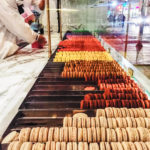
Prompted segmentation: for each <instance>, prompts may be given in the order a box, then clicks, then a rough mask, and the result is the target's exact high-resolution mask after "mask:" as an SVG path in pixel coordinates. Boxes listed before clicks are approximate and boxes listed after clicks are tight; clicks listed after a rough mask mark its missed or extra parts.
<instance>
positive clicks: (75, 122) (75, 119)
mask: <svg viewBox="0 0 150 150" xmlns="http://www.w3.org/2000/svg"><path fill="white" fill-rule="evenodd" d="M77 124H78V123H77V117H74V118H73V122H72V126H73V127H77ZM66 127H67V126H66Z"/></svg>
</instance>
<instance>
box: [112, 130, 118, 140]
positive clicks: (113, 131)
mask: <svg viewBox="0 0 150 150" xmlns="http://www.w3.org/2000/svg"><path fill="white" fill-rule="evenodd" d="M111 140H112V142H116V141H117V135H116V131H115V129H111Z"/></svg>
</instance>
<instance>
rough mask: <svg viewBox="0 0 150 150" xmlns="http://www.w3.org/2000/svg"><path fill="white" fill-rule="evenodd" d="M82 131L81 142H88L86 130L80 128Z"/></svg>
mask: <svg viewBox="0 0 150 150" xmlns="http://www.w3.org/2000/svg"><path fill="white" fill-rule="evenodd" d="M82 130H83V142H87V141H88V135H87V128H82Z"/></svg>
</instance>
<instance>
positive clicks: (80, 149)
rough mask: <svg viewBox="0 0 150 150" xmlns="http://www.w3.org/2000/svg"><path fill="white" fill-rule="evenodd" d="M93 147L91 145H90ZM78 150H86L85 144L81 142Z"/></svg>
mask: <svg viewBox="0 0 150 150" xmlns="http://www.w3.org/2000/svg"><path fill="white" fill-rule="evenodd" d="M90 144H91V143H90ZM90 146H91V145H90ZM78 150H84V145H83V142H79V144H78Z"/></svg>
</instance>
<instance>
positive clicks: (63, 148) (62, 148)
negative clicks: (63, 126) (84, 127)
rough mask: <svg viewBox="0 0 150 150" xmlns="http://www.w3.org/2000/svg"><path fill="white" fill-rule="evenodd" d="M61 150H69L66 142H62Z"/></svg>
mask: <svg viewBox="0 0 150 150" xmlns="http://www.w3.org/2000/svg"><path fill="white" fill-rule="evenodd" d="M61 150H67V144H66V142H61Z"/></svg>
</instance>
